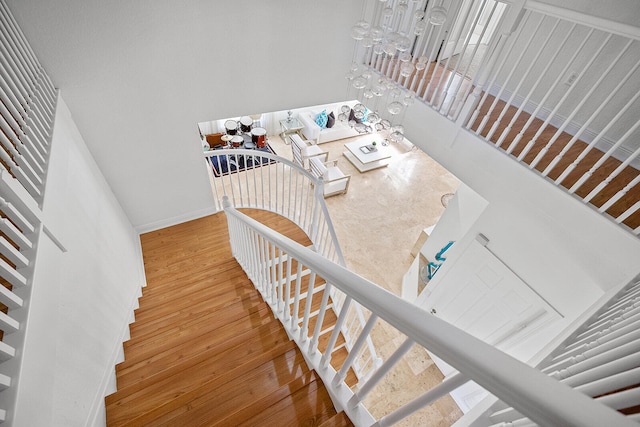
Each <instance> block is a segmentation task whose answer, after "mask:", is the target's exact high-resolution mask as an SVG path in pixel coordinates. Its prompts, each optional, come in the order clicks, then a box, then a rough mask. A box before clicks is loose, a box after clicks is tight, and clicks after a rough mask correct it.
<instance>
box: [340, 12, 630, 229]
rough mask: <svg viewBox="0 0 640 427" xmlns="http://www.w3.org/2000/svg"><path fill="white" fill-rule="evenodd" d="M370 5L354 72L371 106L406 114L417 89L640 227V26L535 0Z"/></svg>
mask: <svg viewBox="0 0 640 427" xmlns="http://www.w3.org/2000/svg"><path fill="white" fill-rule="evenodd" d="M404 3H406V2H404ZM365 5H370V7H365V10H364V12H363V17H362V20H361V21H360V23H359V24H361V23H363V22H365V23H367V25H369V27H370V28H371V29H370V30H360V31H356V32H355V33H354V37H356V44H355V51H354V59H355V61H356V63H355V65H354V66H353V67H352V68H354V69H357V70H358V71H357V74H360V75H359V76H357V77H356V76H354V74H353V73H350V74H348V75H347V76H348V78H350V79H352V81H353V82H354V87H356V90H357V91H358V93H357V97H358V98H359V99H361V100H362V101H363V102H365V103H366V104H368V106H369V108H370V109H371V110H374V111H379V114H380V115H382V116H383V117H388V119H389V120H391V122H392V125H401V124H402V117H403V116H404V112H403V111H398V110H397V109H398V106H402V108H404V109H406V108H407V107H408V106H409V105H411V103H413V100H414V99H417V100H418V101H420V102H423V103H425V104H426V105H428V106H430V107H431V108H433V109H434V110H436V111H438V112H439V113H440V114H442V115H444V116H445V117H447V118H449V119H451V120H453V121H456V122H457V123H458V124H460V126H462V127H464V128H466V129H467V130H469V131H470V132H473V133H475V134H476V135H478V136H479V137H481V138H483V139H484V140H486V141H487V142H489V143H491V144H494V145H495V146H496V147H498V148H499V149H500V150H501V151H503V152H504V153H505V154H507V155H509V156H510V157H511V158H513V159H514V160H516V161H518V162H521V163H523V164H525V165H526V166H527V167H528V168H529V169H531V170H532V171H535V172H536V173H539V174H541V175H542V176H544V177H545V178H547V179H548V180H549V181H550V182H551V183H552V184H553V185H555V186H557V187H558V188H562V189H563V190H564V191H567V192H568V193H570V194H572V195H575V196H576V197H578V198H579V199H580V200H582V201H583V202H584V203H585V204H588V205H589V206H591V207H592V208H593V209H596V210H597V211H599V212H600V213H602V214H603V215H605V216H606V217H608V218H610V219H611V220H613V221H614V222H616V223H618V224H620V225H621V226H622V227H624V228H626V229H627V230H629V231H630V232H632V233H633V234H635V235H640V172H639V169H640V148H638V144H637V141H638V139H640V121H639V120H638V116H639V115H640V102H639V98H640V28H638V27H630V26H628V25H622V24H620V23H618V22H612V21H607V20H604V19H601V18H598V17H593V16H588V15H585V14H581V13H578V12H574V11H571V10H567V9H562V8H559V7H554V6H550V5H548V4H546V3H540V2H537V1H531V0H515V1H494V0H476V1H467V2H459V1H455V0H444V1H442V2H427V1H425V0H422V1H418V2H412V3H411V4H410V5H409V9H407V5H406V4H403V2H402V1H401V0H391V1H390V2H387V3H386V4H385V3H382V4H381V3H380V2H377V1H373V0H368V1H366V2H365ZM442 6H444V7H445V9H446V10H447V13H448V16H447V19H446V21H445V22H444V23H441V22H437V21H436V23H433V22H432V21H431V20H429V18H428V17H429V16H430V14H431V12H432V10H433V9H434V8H435V7H442ZM367 25H364V26H363V25H361V28H364V27H367ZM357 26H358V24H356V27H357ZM356 83H357V85H356ZM398 88H400V89H401V90H398ZM352 90H353V89H352ZM351 95H353V93H351V94H350V95H349V96H351ZM392 102H393V104H394V105H395V108H396V110H395V111H393V112H392V110H389V112H388V113H387V111H386V110H387V106H388V105H391V103H392Z"/></svg>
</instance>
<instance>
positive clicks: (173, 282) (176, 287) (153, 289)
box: [142, 258, 242, 297]
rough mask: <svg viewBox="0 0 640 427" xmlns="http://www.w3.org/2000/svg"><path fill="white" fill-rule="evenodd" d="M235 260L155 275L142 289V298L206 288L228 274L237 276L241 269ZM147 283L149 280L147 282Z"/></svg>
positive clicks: (218, 261) (220, 261) (219, 261)
mask: <svg viewBox="0 0 640 427" xmlns="http://www.w3.org/2000/svg"><path fill="white" fill-rule="evenodd" d="M234 261H235V259H233V258H231V259H227V260H217V261H215V262H213V261H212V262H211V263H207V264H200V265H199V266H198V267H196V268H192V269H190V270H189V269H185V270H179V271H167V272H165V273H164V274H161V275H158V274H157V275H156V277H155V278H153V280H151V281H150V283H148V284H147V286H145V287H144V288H143V289H142V296H143V297H152V296H157V295H164V294H166V293H173V292H185V293H186V292H188V291H189V290H191V289H192V288H194V287H198V286H206V285H207V284H208V283H212V282H215V281H216V280H219V278H220V277H225V278H226V277H227V276H228V275H229V274H234V275H238V274H240V271H242V269H240V270H238V265H237V262H236V263H234ZM148 281H149V280H148Z"/></svg>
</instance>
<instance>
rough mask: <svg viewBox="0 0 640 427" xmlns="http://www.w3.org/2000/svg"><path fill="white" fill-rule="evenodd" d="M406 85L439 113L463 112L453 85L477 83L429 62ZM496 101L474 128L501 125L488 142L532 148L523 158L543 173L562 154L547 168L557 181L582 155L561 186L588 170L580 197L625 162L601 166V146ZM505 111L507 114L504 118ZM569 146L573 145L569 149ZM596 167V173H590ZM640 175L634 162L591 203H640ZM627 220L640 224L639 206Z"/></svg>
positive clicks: (619, 210) (623, 207) (614, 209)
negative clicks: (590, 145) (592, 145)
mask: <svg viewBox="0 0 640 427" xmlns="http://www.w3.org/2000/svg"><path fill="white" fill-rule="evenodd" d="M389 69H390V70H393V69H395V68H394V66H393V63H392V64H390V66H389ZM389 76H391V73H387V77H389ZM432 77H433V83H431V84H423V85H420V84H417V83H418V82H419V81H420V80H422V79H423V78H424V79H426V81H427V82H428V81H429V80H430V79H432ZM414 82H415V83H414ZM403 83H405V84H409V85H410V86H411V87H412V88H413V89H415V90H416V96H417V97H418V98H423V97H424V99H426V100H427V101H428V102H430V103H431V104H433V105H434V106H437V107H438V108H437V109H438V111H440V112H441V113H442V114H444V115H446V116H448V115H450V114H452V113H453V112H455V111H457V110H458V109H459V108H460V105H461V103H462V102H463V101H464V98H463V97H462V96H460V97H458V96H456V95H455V93H454V92H453V90H452V91H451V92H450V91H449V90H447V88H459V90H458V91H457V93H467V91H468V92H471V91H473V87H470V86H471V83H472V82H471V80H470V79H469V78H468V77H462V76H461V75H460V74H457V73H453V72H452V70H450V69H447V70H445V68H444V66H443V65H442V64H436V63H430V64H428V65H427V67H426V68H425V69H424V70H422V71H421V72H419V73H418V74H417V76H416V77H415V80H414V77H413V76H411V77H410V78H409V79H407V80H406V82H405V81H403ZM483 95H484V93H482V94H481V95H480V96H481V97H482V96H483ZM494 100H495V98H494V97H493V96H491V95H489V96H487V99H486V100H485V102H484V103H483V104H482V105H481V108H480V114H479V115H478V117H477V119H476V120H475V121H474V123H472V124H471V126H470V129H471V130H472V131H474V132H477V131H478V129H479V126H480V123H481V122H482V120H483V118H485V119H486V121H487V124H486V125H485V126H484V127H483V128H482V130H481V131H480V132H479V134H480V135H482V136H483V137H485V138H486V137H487V135H488V134H489V133H490V131H491V130H492V127H493V126H494V125H495V129H493V130H492V135H491V136H490V138H489V139H488V140H489V141H490V142H491V143H493V144H497V143H498V141H499V140H500V144H499V146H500V149H501V150H503V151H507V150H509V155H510V156H513V157H518V156H520V154H521V153H522V152H523V150H525V148H526V149H527V150H528V151H527V153H526V155H524V156H522V157H523V158H522V162H524V163H525V164H527V165H531V164H532V163H533V162H534V161H535V162H536V163H535V166H533V167H532V168H533V169H535V170H537V171H538V172H543V171H545V169H546V168H547V167H548V166H549V165H550V164H551V162H552V161H553V160H554V159H555V158H556V156H558V155H559V154H560V153H561V152H562V157H561V159H560V161H558V162H557V164H555V165H554V166H553V167H551V168H550V169H549V170H548V171H546V176H547V177H548V178H549V179H551V180H554V181H555V180H557V179H558V178H559V177H560V176H561V175H562V173H563V172H564V171H565V170H566V169H567V168H568V167H570V166H571V165H572V163H574V162H575V161H576V159H580V161H579V162H577V164H576V165H575V167H573V169H572V170H571V171H570V172H569V173H568V174H567V176H566V177H564V178H563V179H562V182H560V184H557V185H561V186H562V187H564V188H566V189H570V188H571V187H572V186H573V185H574V184H575V183H576V182H578V181H579V180H580V179H581V177H582V176H583V175H584V174H588V178H587V179H586V180H585V181H584V183H582V185H580V186H579V187H578V188H577V189H576V190H575V195H576V196H578V197H579V198H581V199H585V198H587V197H588V196H589V194H590V193H591V192H592V191H593V190H594V189H595V188H596V187H597V186H598V185H599V184H600V183H601V182H603V181H605V180H606V179H607V178H608V177H609V176H610V174H611V173H612V172H613V171H614V170H616V168H618V167H619V166H620V165H621V164H622V162H621V161H620V160H618V159H616V158H614V157H609V158H608V159H607V160H605V161H604V162H602V164H601V165H599V166H597V167H595V165H596V164H597V163H598V162H599V160H600V159H601V158H602V157H603V155H604V153H603V152H602V151H600V150H599V149H597V148H593V149H590V150H589V151H587V152H584V151H585V148H587V145H588V144H587V143H586V142H584V141H582V140H579V139H578V140H576V141H575V142H573V143H572V144H571V145H570V146H569V145H568V144H569V142H570V141H571V139H572V138H573V136H572V135H570V134H569V133H567V132H564V131H561V132H559V131H558V128H557V127H555V126H553V125H551V124H547V125H546V126H545V125H544V121H543V120H541V119H540V118H537V117H534V118H533V119H531V115H530V114H529V113H527V112H526V111H524V110H523V111H520V112H518V108H517V107H516V106H513V105H510V106H509V107H508V108H507V109H506V110H505V109H504V107H505V105H506V103H505V102H504V101H502V100H499V101H498V102H497V104H496V106H495V108H493V109H490V106H491V105H492V104H493V102H494ZM503 110H504V112H503ZM501 114H502V117H500V116H501ZM485 116H486V117H485ZM529 122H530V123H529ZM505 130H506V132H505ZM503 132H504V135H503ZM556 134H557V135H556ZM554 138H555V140H554V141H553V143H552V144H551V145H550V146H549V147H546V145H547V144H548V143H549V141H552V140H553V139H554ZM514 141H517V142H515V143H514V144H513V147H512V146H511V145H512V143H513V142H514ZM565 147H567V148H566V150H565ZM543 150H544V151H543ZM563 151H565V152H563ZM538 155H540V158H539V159H538V158H537V157H538ZM592 167H593V171H590V169H591V168H592ZM638 174H640V171H638V169H636V168H634V167H632V166H626V167H625V168H623V169H622V170H621V171H620V173H619V174H618V175H617V176H615V177H614V178H612V179H611V180H610V182H608V183H607V185H606V186H604V187H603V188H600V189H599V190H598V191H597V192H596V193H595V194H594V195H593V196H592V197H591V198H590V200H589V201H588V203H589V204H591V205H592V206H593V207H595V208H600V207H602V206H603V205H604V204H605V203H606V202H607V201H608V200H609V199H611V198H612V197H613V196H615V195H616V194H617V193H618V192H619V191H622V190H623V189H624V190H625V191H626V193H625V194H624V196H623V197H621V198H620V199H619V200H617V201H616V202H615V203H613V204H612V205H611V206H609V207H608V208H607V209H606V210H605V212H606V213H607V214H609V215H611V216H612V217H613V218H617V217H619V216H620V215H622V214H623V213H625V211H627V210H628V209H629V208H631V207H632V206H634V205H635V204H636V203H638V202H640V184H636V185H635V186H631V185H630V183H631V182H632V181H633V180H634V179H635V178H636V177H637V176H638ZM626 187H629V188H626ZM622 223H623V224H624V225H626V226H627V227H629V228H630V229H631V230H634V229H636V228H637V227H640V210H637V211H636V212H634V213H633V214H631V215H630V216H629V217H627V218H626V219H624V220H623V221H622Z"/></svg>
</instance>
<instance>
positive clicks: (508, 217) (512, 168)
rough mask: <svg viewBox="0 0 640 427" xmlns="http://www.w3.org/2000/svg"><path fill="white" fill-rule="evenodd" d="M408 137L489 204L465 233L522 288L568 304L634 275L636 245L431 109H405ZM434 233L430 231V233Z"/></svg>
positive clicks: (636, 241)
mask: <svg viewBox="0 0 640 427" xmlns="http://www.w3.org/2000/svg"><path fill="white" fill-rule="evenodd" d="M405 125H406V128H407V137H408V138H409V139H410V140H411V141H412V142H413V143H414V144H416V145H418V146H420V147H421V148H422V149H423V150H425V151H426V152H427V153H428V154H429V155H430V156H431V157H433V158H434V159H435V160H436V161H438V162H439V163H441V164H442V165H443V166H444V167H445V168H447V169H448V170H449V171H451V173H453V174H454V175H456V176H457V177H458V178H459V179H460V180H461V181H462V182H464V183H465V184H466V185H468V186H469V187H470V188H472V189H473V190H474V191H475V192H476V193H478V194H479V195H480V196H481V197H482V198H484V199H485V200H487V202H488V203H489V205H488V207H487V208H486V209H485V211H484V212H483V213H482V215H481V217H480V219H479V220H478V222H477V223H476V225H475V226H474V227H472V229H471V231H470V233H477V232H482V233H483V234H485V235H486V236H487V237H488V238H489V239H490V240H491V245H492V250H493V251H494V252H495V253H496V254H497V255H499V256H500V257H501V259H503V261H504V262H505V263H506V264H508V265H509V266H510V267H511V268H513V269H514V270H515V271H516V273H517V274H518V275H520V276H521V277H523V278H524V279H525V280H526V281H527V283H529V284H534V286H536V287H537V289H538V290H539V291H540V292H541V293H544V294H554V295H557V297H558V298H559V299H561V300H567V304H568V305H569V306H570V305H571V301H570V300H571V299H572V296H571V295H572V293H573V292H576V290H577V289H582V288H587V289H591V288H594V287H595V288H599V289H601V290H607V289H609V288H611V287H615V286H618V285H620V284H622V283H627V282H628V281H629V280H631V279H632V278H633V277H635V276H636V275H637V274H638V272H639V270H640V265H639V264H638V262H637V260H638V257H639V256H640V240H639V239H638V238H636V237H634V236H633V235H632V234H630V233H628V232H626V231H624V230H623V229H621V228H620V227H619V226H617V225H616V224H614V223H613V222H611V221H609V220H607V219H606V218H604V217H603V216H602V215H600V214H599V213H597V212H596V211H595V210H592V209H585V207H584V205H583V202H581V201H579V200H578V199H575V198H573V197H572V196H569V195H568V194H566V193H565V192H564V191H562V190H559V189H556V188H553V187H554V186H553V185H552V184H551V183H549V182H548V181H546V180H545V179H543V178H542V177H540V176H539V175H537V174H535V173H532V172H530V171H528V170H527V169H526V168H525V167H524V166H522V165H520V164H519V163H517V162H515V161H513V160H511V159H509V158H508V157H507V156H505V155H504V154H503V153H502V152H500V151H499V150H498V149H496V148H495V147H494V146H492V145H490V144H488V143H486V142H484V141H482V140H481V139H479V138H477V137H476V136H475V135H473V134H471V133H469V132H467V131H465V130H462V129H458V128H456V126H455V124H454V123H451V122H450V121H449V120H447V119H445V118H443V117H442V116H441V115H439V114H438V113H436V112H435V111H433V110H432V109H431V108H429V107H426V106H423V105H421V104H416V105H414V106H412V107H411V108H410V109H409V110H408V111H407V116H406V119H405ZM434 233H435V230H434Z"/></svg>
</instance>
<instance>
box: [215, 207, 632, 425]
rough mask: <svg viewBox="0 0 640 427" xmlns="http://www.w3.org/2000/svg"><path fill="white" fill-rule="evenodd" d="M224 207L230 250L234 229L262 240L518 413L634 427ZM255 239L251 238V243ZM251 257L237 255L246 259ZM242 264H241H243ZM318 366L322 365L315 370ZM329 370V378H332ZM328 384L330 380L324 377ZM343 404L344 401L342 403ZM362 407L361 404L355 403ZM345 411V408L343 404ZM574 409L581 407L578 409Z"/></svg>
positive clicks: (552, 421)
mask: <svg viewBox="0 0 640 427" xmlns="http://www.w3.org/2000/svg"><path fill="white" fill-rule="evenodd" d="M224 209H225V213H226V214H227V217H228V219H229V230H230V233H231V239H232V246H233V241H234V239H235V237H234V232H236V231H237V230H236V227H237V228H238V229H239V228H240V227H244V228H245V229H246V230H248V231H250V232H251V233H255V235H257V236H260V238H261V239H265V240H266V241H268V242H269V243H270V244H271V245H274V246H275V247H277V248H278V250H280V251H284V252H285V253H287V255H288V257H289V258H290V259H291V258H293V259H296V260H298V261H299V262H302V263H304V265H305V266H307V268H309V269H310V270H311V271H312V272H314V273H316V274H318V275H320V276H321V277H323V278H324V279H325V280H326V281H327V283H331V284H332V285H333V286H335V287H337V288H338V289H340V290H341V291H342V292H344V293H345V294H346V295H348V296H349V297H351V298H353V300H354V301H357V302H358V303H360V304H362V305H363V306H364V307H366V308H367V309H369V310H371V312H372V313H374V314H376V315H377V316H379V317H380V318H381V319H382V320H385V321H386V322H387V323H389V324H390V325H391V326H394V327H395V328H396V329H398V330H399V331H401V332H403V333H404V334H406V335H407V337H409V339H410V340H412V341H415V342H416V343H418V344H420V345H421V346H423V347H424V348H428V349H429V351H431V352H433V353H434V354H436V355H437V356H438V357H440V358H442V359H443V360H444V361H446V362H447V363H449V364H450V365H451V366H453V367H455V368H456V369H457V370H458V371H459V372H460V373H461V374H462V375H463V376H464V377H465V378H468V379H470V380H473V381H475V382H476V383H478V384H480V385H481V386H483V387H484V388H485V389H487V390H488V391H489V392H491V393H493V394H494V395H495V396H497V397H498V398H500V399H502V400H503V401H504V402H506V403H508V404H510V405H512V406H513V407H514V408H515V409H516V410H517V411H519V412H520V413H522V414H524V415H526V416H528V417H529V418H531V419H532V420H534V421H535V422H537V423H539V424H542V425H565V426H594V427H596V426H597V427H600V426H603V425H616V426H629V427H631V426H634V425H635V424H634V423H633V422H632V421H630V420H628V419H626V417H625V416H624V415H622V414H620V413H618V412H616V411H614V410H612V409H610V408H608V407H606V406H604V405H601V404H599V403H596V402H595V401H593V400H592V399H590V398H588V397H586V396H585V395H583V394H581V393H579V392H577V391H575V390H572V389H571V388H570V387H568V386H566V385H564V384H561V383H560V382H558V381H556V380H554V379H552V378H550V377H548V376H547V375H545V374H543V373H541V372H540V371H538V370H536V369H534V368H532V367H530V366H528V365H526V364H524V363H522V362H520V361H518V360H516V359H514V358H512V357H511V356H509V355H507V354H505V353H503V352H501V351H499V350H497V349H495V348H494V347H492V346H490V345H488V344H486V343H484V342H482V341H481V340H479V339H477V338H475V337H473V336H471V335H469V334H467V333H466V332H464V331H462V330H460V329H458V328H456V327H454V326H452V325H450V324H449V323H447V322H445V321H443V320H441V319H438V318H437V317H435V316H431V315H430V314H429V313H427V312H426V311H424V310H423V309H421V308H419V307H417V306H415V305H413V304H411V303H409V302H407V301H405V300H403V299H401V298H399V297H397V296H396V295H394V294H392V293H390V292H388V291H386V290H385V289H383V288H381V287H379V286H377V285H376V284H374V283H373V282H371V281H369V280H367V279H365V278H363V277H361V276H358V275H357V274H354V273H352V272H351V271H349V270H348V269H346V268H344V267H342V266H340V265H337V264H335V263H333V262H331V261H329V260H327V259H326V258H324V257H323V256H321V255H319V254H317V253H315V252H314V251H313V250H311V249H308V248H305V247H303V246H302V245H300V244H298V243H296V242H294V241H293V240H291V239H289V238H287V237H285V236H283V235H281V234H279V233H277V232H275V231H273V230H271V229H270V228H269V227H266V226H265V225H263V224H261V223H259V222H258V221H256V220H254V219H252V218H250V217H248V216H246V215H244V214H242V213H241V212H239V211H237V210H236V209H234V208H233V207H231V205H230V203H229V201H228V199H226V200H225V202H224ZM254 240H255V239H254ZM248 255H249V254H239V256H241V257H242V256H248ZM241 264H242V262H241ZM318 368H320V367H318ZM335 375H336V374H335V371H333V376H335ZM323 379H324V380H325V384H331V383H332V380H333V377H332V378H323ZM342 403H343V404H345V403H346V402H342ZM361 404H362V403H361V402H359V403H358V405H361ZM345 407H346V409H345V410H347V413H349V408H348V407H347V406H345ZM575 408H580V410H579V411H576V410H575Z"/></svg>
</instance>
